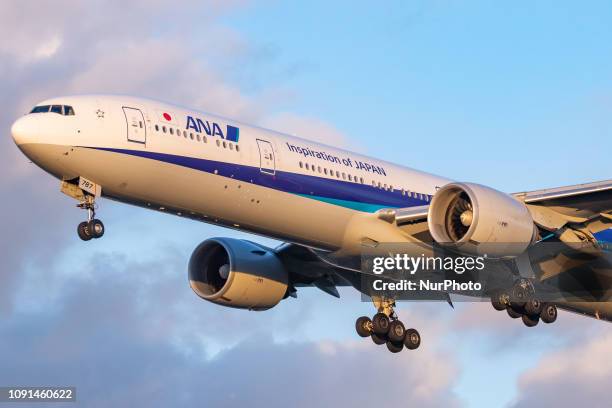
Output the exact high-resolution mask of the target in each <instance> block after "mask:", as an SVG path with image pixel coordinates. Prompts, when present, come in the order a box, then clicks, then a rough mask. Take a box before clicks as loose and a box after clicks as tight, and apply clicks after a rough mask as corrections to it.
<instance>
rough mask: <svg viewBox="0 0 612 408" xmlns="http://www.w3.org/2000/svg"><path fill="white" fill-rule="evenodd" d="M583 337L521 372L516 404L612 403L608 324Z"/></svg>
mask: <svg viewBox="0 0 612 408" xmlns="http://www.w3.org/2000/svg"><path fill="white" fill-rule="evenodd" d="M580 337H581V338H580V340H579V341H576V342H574V343H572V344H571V345H568V346H567V347H564V348H561V349H558V350H554V351H552V352H550V353H548V354H547V355H545V356H544V357H543V358H541V359H540V361H538V363H537V364H536V366H535V367H534V368H532V369H530V370H528V371H527V372H525V373H524V374H523V375H521V377H520V378H519V380H518V386H519V395H518V397H517V400H516V401H515V402H514V404H513V406H515V407H533V406H556V405H559V404H561V405H563V406H581V405H584V404H588V405H589V406H601V407H603V406H609V405H610V383H612V365H610V361H609V356H610V355H611V354H612V333H611V332H610V330H609V327H605V328H604V327H601V328H600V331H599V332H598V333H596V334H595V335H592V334H586V333H585V335H583V336H580Z"/></svg>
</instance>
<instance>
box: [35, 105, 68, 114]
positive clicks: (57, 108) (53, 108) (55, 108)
mask: <svg viewBox="0 0 612 408" xmlns="http://www.w3.org/2000/svg"><path fill="white" fill-rule="evenodd" d="M46 112H52V113H57V114H60V115H63V116H74V109H73V108H72V106H68V105H41V106H35V107H34V109H32V110H31V111H30V113H46Z"/></svg>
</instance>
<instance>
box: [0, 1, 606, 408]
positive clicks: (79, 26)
mask: <svg viewBox="0 0 612 408" xmlns="http://www.w3.org/2000/svg"><path fill="white" fill-rule="evenodd" d="M125 16H132V17H133V18H132V19H130V20H129V21H130V24H128V25H126V24H120V23H119V22H121V21H125V20H124V18H125ZM25 17H27V18H25ZM611 19H612V5H611V4H609V3H606V2H589V3H588V5H579V4H575V3H574V4H571V3H563V2H562V3H559V2H554V3H553V2H537V3H534V4H528V5H527V4H525V5H521V4H501V3H496V2H484V1H483V2H453V1H430V2H425V1H422V2H384V3H383V4H377V5H373V4H372V3H367V2H343V1H342V2H341V1H338V2H322V1H311V2H307V3H306V2H302V3H298V2H280V1H264V2H247V1H239V0H238V1H232V2H226V1H215V0H207V1H191V2H186V3H184V4H182V5H181V6H177V5H176V4H174V3H173V2H171V1H167V0H155V1H154V2H149V1H144V0H142V1H134V2H125V3H123V2H102V1H92V2H88V3H82V2H78V1H72V0H58V2H54V4H53V5H44V4H43V5H41V4H40V3H38V2H34V1H31V2H28V1H26V2H23V1H9V2H7V4H6V10H5V11H3V13H2V15H1V16H0V38H5V39H8V38H10V39H11V41H3V42H0V73H1V74H2V75H3V78H4V80H3V83H2V84H0V91H1V92H0V102H1V103H2V106H4V107H5V109H4V110H3V111H2V112H0V127H1V128H2V129H5V130H6V132H5V133H6V135H7V136H8V129H9V127H10V124H11V123H12V121H13V120H14V119H15V118H16V117H17V116H18V115H19V114H21V113H23V112H24V111H26V110H27V109H28V108H29V107H31V106H33V105H34V104H35V103H36V102H38V101H39V100H41V99H44V98H47V97H51V96H56V95H61V94H71V93H88V92H109V93H121V94H133V95H142V96H151V97H154V98H157V99H161V100H167V101H169V102H175V103H179V104H181V105H187V106H192V107H195V108H200V109H203V110H208V111H211V112H215V113H220V114H222V115H226V116H229V117H235V118H237V119H240V120H243V121H247V122H250V123H254V124H259V125H263V126H268V127H271V128H274V129H280V130H284V131H288V132H291V133H295V134H297V135H300V136H303V137H306V138H313V139H317V140H324V141H326V142H327V143H329V144H338V145H340V146H342V147H345V148H350V149H356V150H359V151H360V152H363V153H366V154H368V155H371V156H374V157H378V158H381V159H385V160H389V161H393V162H396V163H400V164H405V165H408V166H410V167H414V168H418V169H423V170H426V171H429V172H432V173H436V174H440V175H444V176H447V177H450V178H453V179H457V180H462V181H475V182H481V183H485V184H488V185H491V186H493V187H496V188H498V189H501V190H504V191H509V192H511V191H520V190H529V189H538V188H543V187H549V186H560V185H566V184H573V183H580V182H587V181H593V180H600V179H609V178H610V164H609V163H610V162H609V158H608V156H609V152H610V147H612V145H611V142H610V141H611V140H612V125H611V123H610V122H611V118H612V69H611V68H612V52H611V51H612V43H611V42H610V38H612V28H610V24H609V21H610V20H611ZM76 22H78V23H76ZM0 162H1V163H4V164H3V170H4V175H3V178H2V179H0V193H1V194H2V196H3V197H4V200H5V211H3V212H2V214H0V225H1V226H2V228H1V229H0V256H2V259H3V264H2V266H0V278H1V280H2V286H1V287H0V338H2V339H3V342H0V361H3V362H4V365H5V367H8V368H7V369H5V370H0V385H3V384H8V383H14V382H15V381H21V382H22V383H24V384H26V385H27V384H28V383H31V384H34V383H36V382H37V381H38V382H43V383H51V382H55V383H58V382H62V381H65V382H69V383H72V384H76V385H77V386H78V387H79V389H80V390H81V392H80V395H82V396H83V398H84V400H83V401H85V402H87V404H88V406H111V405H113V406H121V405H132V406H133V405H134V404H135V403H137V402H140V403H143V399H142V398H143V395H148V396H150V400H145V401H146V402H148V403H149V405H150V406H155V405H159V406H164V405H167V404H168V403H170V402H171V403H173V404H176V405H185V406H192V403H193V401H198V397H199V395H200V394H206V395H209V396H210V398H213V397H212V395H215V398H221V399H212V400H211V401H212V402H210V401H209V402H210V403H211V404H213V405H214V404H215V402H216V403H217V404H219V405H221V404H223V405H233V406H239V405H241V404H245V403H248V402H252V401H254V400H257V401H259V402H261V403H262V404H264V403H266V404H267V405H271V406H276V405H282V404H279V401H278V400H275V399H273V398H271V397H270V396H273V395H279V396H281V397H282V398H283V399H282V401H286V400H287V399H293V400H295V401H296V404H297V405H298V406H311V405H312V404H313V403H319V405H337V404H338V403H346V404H350V405H354V406H365V405H369V406H371V404H372V403H373V402H375V401H379V400H377V399H376V398H375V397H376V396H377V395H379V393H377V392H374V390H377V389H382V387H384V389H385V390H386V393H387V394H385V402H386V403H388V404H418V405H419V406H439V405H443V404H444V405H456V406H530V405H531V406H533V405H551V404H553V403H554V404H559V405H563V404H568V405H569V404H570V403H573V402H576V401H578V402H577V403H583V402H591V403H592V404H591V405H597V404H598V403H601V404H603V402H602V401H607V400H606V399H604V398H607V397H606V395H607V389H608V385H609V383H610V381H612V367H610V368H608V366H609V365H608V366H605V365H604V366H603V367H602V361H601V359H602V356H605V355H609V353H610V352H612V332H611V331H610V326H609V325H605V324H604V323H600V322H597V321H594V320H592V319H581V318H578V317H575V316H572V315H569V314H567V313H562V314H561V315H560V317H559V321H558V323H557V324H555V325H551V326H544V325H539V326H538V327H536V328H534V329H527V328H525V327H523V326H522V324H521V323H520V322H517V321H512V320H510V319H509V318H507V317H506V316H505V315H503V313H497V312H494V311H493V310H492V308H491V307H490V305H488V304H468V303H461V304H458V305H457V307H456V310H452V309H450V308H449V307H448V305H446V304H437V303H434V304H421V303H419V304H413V303H402V304H401V306H400V311H399V313H400V316H401V317H402V320H404V321H405V322H406V323H407V324H409V325H412V326H414V327H416V328H418V329H419V330H420V331H421V333H422V335H423V338H424V344H423V346H422V348H421V349H419V350H418V351H417V352H412V353H409V352H404V353H402V354H401V355H400V356H393V355H391V354H390V353H388V352H387V351H386V350H383V349H381V348H376V347H375V346H374V345H373V344H370V343H371V342H369V341H367V339H366V340H362V339H360V338H357V336H356V334H355V333H354V328H353V323H354V320H355V318H356V317H358V316H360V315H363V314H366V315H371V314H373V311H374V310H373V308H372V307H371V305H370V304H368V303H364V302H361V301H360V297H359V295H358V294H357V293H355V292H354V291H351V290H348V289H343V290H342V291H341V294H342V300H341V301H338V300H336V299H334V298H331V297H329V296H328V295H325V294H323V293H321V292H319V291H318V290H317V289H304V290H301V291H300V293H299V297H298V299H297V300H294V299H288V300H287V301H284V302H282V303H281V304H280V305H279V306H278V307H276V308H274V309H273V310H271V311H269V312H264V313H249V312H245V311H237V310H228V309H224V308H221V307H218V306H215V305H212V304H209V303H206V302H203V301H201V300H199V299H198V298H197V297H196V296H195V295H194V294H193V293H192V292H191V290H190V289H189V287H188V285H187V272H186V265H187V260H188V258H189V255H190V253H191V251H192V250H193V249H194V248H195V246H196V245H197V244H198V243H199V242H200V241H202V240H203V239H206V238H208V237H211V236H233V237H242V238H249V239H255V240H258V241H260V242H263V243H266V244H270V245H274V244H275V243H274V242H272V241H270V240H267V239H264V238H261V237H253V236H249V235H246V234H242V233H239V232H236V231H229V230H225V229H222V228H218V227H213V226H208V225H204V224H198V223H194V222H190V221H187V220H183V219H178V218H175V217H171V216H168V215H164V214H158V213H150V212H147V211H145V210H141V209H137V208H133V207H129V206H124V205H120V204H117V203H112V202H108V201H103V202H102V203H101V209H100V215H101V217H102V218H103V220H104V222H105V224H106V227H107V233H106V235H105V237H104V239H102V240H99V241H95V242H90V243H88V244H83V243H82V242H80V241H79V240H78V238H77V237H76V233H75V227H76V225H77V223H78V222H80V221H81V220H82V218H83V216H84V215H83V214H82V213H81V212H80V211H78V210H76V209H75V208H74V203H73V202H72V201H71V200H70V199H69V198H67V197H64V196H63V195H61V194H60V193H59V191H58V186H57V181H56V180H53V179H52V178H51V177H49V176H48V175H46V174H44V173H43V172H42V171H41V170H40V169H37V168H36V167H35V166H33V165H30V164H29V163H28V162H27V160H26V159H25V157H23V156H22V155H21V154H20V152H18V150H17V149H16V148H15V146H14V145H13V143H12V141H11V140H10V138H8V137H5V138H3V139H2V140H0ZM33 214H36V215H37V216H33ZM297 216H299V214H297ZM56 354H59V356H60V357H55V355H56ZM24 355H30V356H32V358H31V359H26V360H25V361H24V360H23V358H17V357H18V356H24ZM555 370H561V371H555ZM569 371H571V372H575V373H576V374H575V375H574V376H572V375H571V373H570V375H568V372H569ZM117 372H121V373H122V375H121V376H117ZM372 372H374V373H378V372H384V373H385V374H386V375H385V376H382V375H371V373H372ZM560 372H561V373H560ZM279 376H280V377H287V378H299V379H300V380H301V381H302V382H301V383H299V382H298V383H292V382H290V383H289V384H290V386H289V387H279V385H278V378H279ZM195 379H198V380H199V381H196V380H195ZM100 384H102V385H104V386H105V387H106V388H110V389H113V390H114V392H113V393H111V394H105V393H104V392H101V390H100V387H99V385H100ZM165 386H176V387H177V389H178V390H179V395H180V398H181V399H180V400H179V401H174V400H172V399H171V398H170V397H168V396H167V395H166V394H164V392H163V389H164V387H165ZM570 389H571V390H573V391H572V392H569V391H567V392H564V390H570ZM224 398H225V399H224ZM181 403H182V404H181ZM300 404H301V405H300Z"/></svg>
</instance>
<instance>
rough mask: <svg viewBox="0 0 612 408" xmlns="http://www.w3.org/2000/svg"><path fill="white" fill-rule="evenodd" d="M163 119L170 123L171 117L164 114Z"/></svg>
mask: <svg viewBox="0 0 612 408" xmlns="http://www.w3.org/2000/svg"><path fill="white" fill-rule="evenodd" d="M163 116H164V119H166V120H167V121H168V122H172V116H170V114H169V113H166V112H164V115H163Z"/></svg>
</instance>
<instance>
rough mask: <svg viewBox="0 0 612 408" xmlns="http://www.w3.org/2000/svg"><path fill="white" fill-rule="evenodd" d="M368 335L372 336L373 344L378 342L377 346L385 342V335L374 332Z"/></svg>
mask: <svg viewBox="0 0 612 408" xmlns="http://www.w3.org/2000/svg"><path fill="white" fill-rule="evenodd" d="M370 337H371V338H372V341H373V342H374V344H378V345H379V346H380V345H381V344H385V343H386V342H387V339H386V338H385V336H380V335H378V334H376V333H372V334H370Z"/></svg>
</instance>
